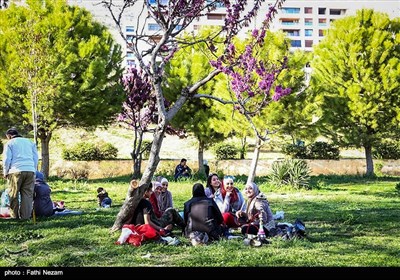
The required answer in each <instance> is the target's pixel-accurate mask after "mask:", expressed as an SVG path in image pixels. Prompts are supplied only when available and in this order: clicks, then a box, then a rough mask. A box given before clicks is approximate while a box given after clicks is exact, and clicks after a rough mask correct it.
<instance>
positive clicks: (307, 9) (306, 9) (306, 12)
mask: <svg viewBox="0 0 400 280" xmlns="http://www.w3.org/2000/svg"><path fill="white" fill-rule="evenodd" d="M304 13H305V14H312V7H304Z"/></svg>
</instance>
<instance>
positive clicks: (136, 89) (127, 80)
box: [118, 67, 183, 179]
mask: <svg viewBox="0 0 400 280" xmlns="http://www.w3.org/2000/svg"><path fill="white" fill-rule="evenodd" d="M122 83H123V86H124V92H125V94H126V99H125V101H124V103H123V105H122V111H121V113H120V114H119V115H118V122H119V123H120V124H121V125H123V126H126V127H128V128H129V129H131V130H132V131H133V133H134V135H133V148H132V152H131V157H132V160H133V174H132V178H133V179H137V178H139V177H140V170H141V164H142V158H143V153H144V152H145V151H147V150H150V148H151V143H146V142H144V141H143V140H144V139H143V136H144V134H145V133H146V132H150V133H151V132H154V128H153V127H152V126H151V125H152V124H157V123H158V111H157V106H156V104H157V98H156V96H155V95H154V92H153V91H152V90H151V84H150V82H149V78H148V75H147V73H146V72H144V71H142V70H141V69H137V68H134V67H132V68H129V69H128V71H127V73H126V74H125V75H124V76H123V80H122ZM165 105H166V106H168V102H165ZM166 133H168V134H175V135H178V136H180V137H182V135H183V133H182V131H181V130H180V129H174V128H173V127H171V126H170V125H168V126H167V129H166Z"/></svg>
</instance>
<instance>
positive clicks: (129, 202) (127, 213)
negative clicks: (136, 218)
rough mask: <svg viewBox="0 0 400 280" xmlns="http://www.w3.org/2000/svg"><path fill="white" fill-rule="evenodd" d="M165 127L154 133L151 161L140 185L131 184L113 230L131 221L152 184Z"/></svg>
mask: <svg viewBox="0 0 400 280" xmlns="http://www.w3.org/2000/svg"><path fill="white" fill-rule="evenodd" d="M165 127H166V125H163V126H162V127H159V129H157V131H156V132H155V133H154V139H153V144H152V146H151V151H150V157H149V161H148V163H147V166H146V169H145V171H144V173H143V176H142V178H141V180H140V182H139V187H138V188H132V187H131V185H130V186H129V188H128V193H127V194H126V198H125V201H124V204H123V205H122V207H121V209H120V210H119V213H118V215H117V217H116V219H115V221H114V225H113V226H112V227H111V232H113V231H116V230H119V229H121V228H122V226H123V225H124V224H126V223H129V222H130V220H131V219H132V216H133V213H134V212H135V209H136V206H137V205H138V203H139V201H140V199H141V198H142V197H143V194H144V191H145V189H146V187H147V186H148V185H149V184H150V182H151V179H152V178H153V175H154V173H155V171H156V169H157V165H158V163H159V162H160V157H159V154H160V149H161V145H162V142H163V140H164V134H165Z"/></svg>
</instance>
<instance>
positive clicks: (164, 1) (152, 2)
mask: <svg viewBox="0 0 400 280" xmlns="http://www.w3.org/2000/svg"><path fill="white" fill-rule="evenodd" d="M158 1H159V2H160V4H163V5H166V4H168V0H158ZM149 4H150V5H157V0H149Z"/></svg>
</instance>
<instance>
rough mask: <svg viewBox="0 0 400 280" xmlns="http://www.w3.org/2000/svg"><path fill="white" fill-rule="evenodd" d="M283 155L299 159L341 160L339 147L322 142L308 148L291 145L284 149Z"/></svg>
mask: <svg viewBox="0 0 400 280" xmlns="http://www.w3.org/2000/svg"><path fill="white" fill-rule="evenodd" d="M282 153H284V154H285V155H288V156H290V157H291V158H298V159H339V156H340V150H339V148H338V147H337V146H335V145H333V144H329V143H326V142H322V141H317V142H315V143H313V144H310V145H308V146H302V145H295V144H289V145H286V146H284V147H283V148H282Z"/></svg>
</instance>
